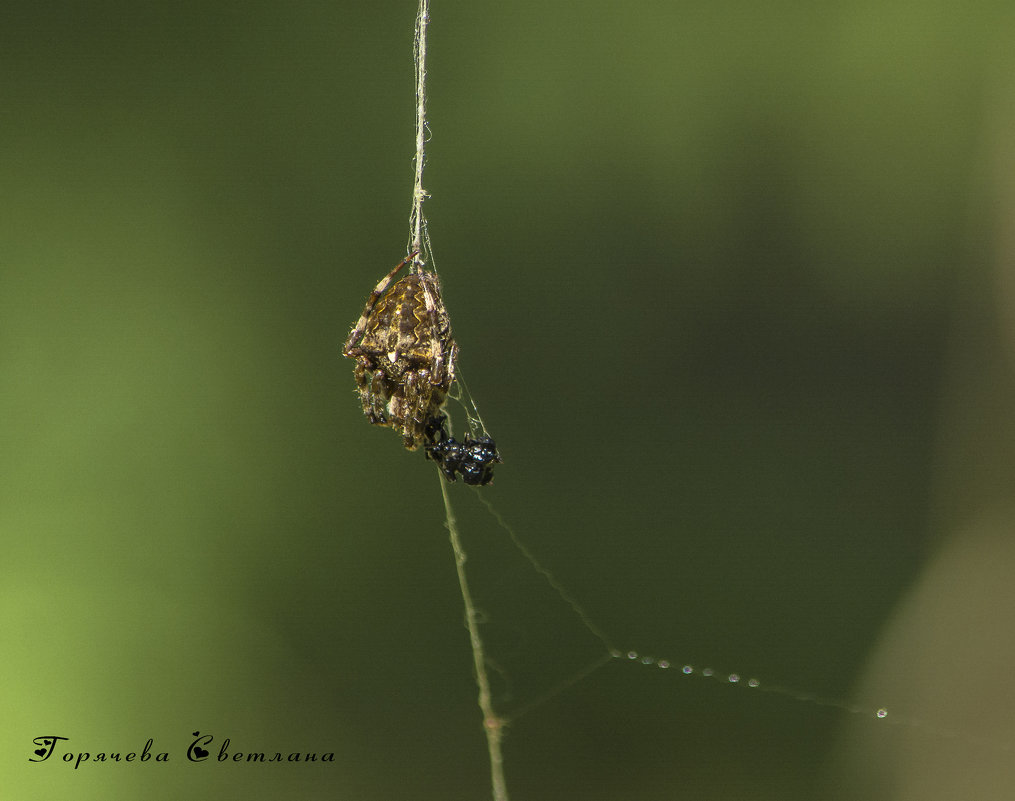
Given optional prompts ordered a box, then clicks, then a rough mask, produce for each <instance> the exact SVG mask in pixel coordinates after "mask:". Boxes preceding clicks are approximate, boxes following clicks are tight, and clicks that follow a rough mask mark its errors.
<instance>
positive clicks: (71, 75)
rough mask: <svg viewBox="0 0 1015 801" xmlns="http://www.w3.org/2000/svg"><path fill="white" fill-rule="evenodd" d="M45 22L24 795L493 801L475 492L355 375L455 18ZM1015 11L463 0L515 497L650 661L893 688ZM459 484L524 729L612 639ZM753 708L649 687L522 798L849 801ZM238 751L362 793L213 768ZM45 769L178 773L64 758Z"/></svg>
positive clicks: (29, 312) (17, 432)
mask: <svg viewBox="0 0 1015 801" xmlns="http://www.w3.org/2000/svg"><path fill="white" fill-rule="evenodd" d="M23 5H24V8H22V9H20V10H10V9H9V10H8V11H7V12H6V13H5V15H4V16H5V18H6V19H5V21H4V23H3V25H2V26H0V28H2V33H0V37H2V42H0V46H2V54H0V67H2V69H0V87H2V95H3V100H2V106H3V121H2V123H0V332H2V333H0V479H2V480H0V537H2V543H3V558H2V562H0V602H2V606H0V652H2V654H3V656H2V664H3V681H2V683H0V685H2V690H0V708H2V710H3V714H2V716H0V717H2V724H0V795H2V796H3V797H4V798H11V799H21V800H22V801H36V800H41V799H52V798H74V799H78V800H79V801H89V799H103V801H110V799H135V798H142V797H143V798H146V799H180V798H185V797H190V798H230V797H236V798H240V797H242V798H247V799H277V798H283V797H289V798H307V799H310V798H315V799H318V798H319V799H325V798H327V799H349V800H350V801H352V799H356V800H357V801H389V800H390V799H395V798H412V799H417V801H427V800H428V799H482V798H486V797H489V789H488V779H487V775H488V767H487V763H486V755H485V743H484V741H483V738H482V733H481V721H480V717H479V712H478V710H477V708H476V706H475V696H476V690H475V687H474V684H473V682H472V677H471V656H470V654H469V651H468V641H467V637H466V635H465V632H464V629H463V627H462V624H461V619H462V612H461V601H460V598H459V596H458V588H457V585H456V582H455V577H454V567H453V562H452V557H451V552H450V549H449V547H448V545H447V539H446V532H445V530H444V528H443V522H444V512H443V508H442V505H441V500H440V493H439V487H438V477H437V475H436V474H435V470H434V468H433V466H432V465H428V464H427V463H426V462H425V461H424V459H423V456H422V454H420V453H415V454H409V453H407V452H405V451H404V450H403V449H402V448H401V445H400V442H399V439H398V437H397V436H395V435H393V434H392V433H391V432H390V431H385V430H381V429H374V428H371V427H370V426H368V425H367V423H366V422H365V419H364V418H363V416H362V414H361V412H360V409H359V402H358V400H357V398H356V396H355V393H354V385H353V380H352V365H351V363H350V362H348V361H347V360H344V359H342V358H341V356H340V346H341V343H342V341H343V340H344V338H345V336H346V335H347V333H348V330H349V327H350V326H351V324H352V323H353V322H354V321H355V319H356V318H357V316H358V315H359V313H360V311H361V310H362V306H363V303H364V301H365V299H366V296H367V294H368V292H369V291H370V290H371V288H372V287H373V286H374V284H375V283H376V282H377V281H378V280H379V278H380V277H381V276H383V275H384V273H385V272H386V271H387V270H389V269H390V268H391V267H392V266H393V265H394V264H395V263H396V262H397V261H398V260H399V259H400V258H402V256H403V255H404V254H405V244H406V241H407V218H408V212H409V204H410V189H411V179H412V172H411V170H412V162H411V157H412V150H413V97H412V81H413V76H412V61H411V46H412V23H413V17H414V14H415V5H414V4H413V3H411V2H403V3H391V2H384V3H330V4H329V3H315V2H296V3H287V4H279V3H234V4H230V3H221V2H216V3H192V4H187V3H184V4H182V5H181V4H179V3H176V4H163V3H157V2H156V3H145V4H127V3H111V2H106V3H88V4H58V5H56V6H47V4H41V5H36V6H29V5H28V4H23ZM1004 5H1005V4H1001V3H990V2H987V1H986V0H983V1H982V2H978V3H974V4H973V5H972V6H970V5H969V4H965V5H962V6H959V5H957V4H946V3H930V4H927V3H912V2H908V3H906V2H895V3H888V4H884V3H880V4H870V3H862V2H856V1H855V0H854V1H853V2H844V3H839V4H833V5H831V6H829V5H827V4H818V5H814V6H813V7H810V6H808V5H807V4H792V3H780V4H776V5H774V6H772V5H771V4H762V5H759V6H752V5H751V4H745V3H731V2H726V3H713V4H706V5H705V6H702V5H701V4H693V3H691V4H688V3H669V2H653V0H637V1H636V2H634V3H633V4H632V3H626V4H618V3H612V2H610V3H607V2H588V3H582V4H574V3H553V4H547V3H536V2H523V3H521V4H518V3H515V4H508V5H500V6H496V5H487V4H477V3H472V2H462V1H461V0H458V1H457V2H445V0H433V6H432V23H431V38H430V63H429V74H430V99H431V105H430V127H431V131H432V140H431V141H430V143H429V151H428V158H429V161H428V166H427V171H426V174H425V180H424V185H425V186H426V188H427V189H428V190H429V192H430V193H431V195H432V198H431V200H429V201H428V202H427V205H426V213H427V215H428V219H429V221H430V234H431V237H432V240H433V246H434V253H435V255H436V267H437V269H438V270H439V271H440V274H441V276H442V280H443V282H444V296H445V301H446V303H447V306H448V310H449V312H450V314H451V317H452V321H453V324H454V327H455V334H456V337H457V339H458V341H459V343H460V345H461V361H460V365H461V370H462V372H463V374H464V375H465V377H466V378H467V380H468V383H469V388H470V389H471V391H472V393H473V395H474V397H475V399H476V402H477V404H478V406H479V409H480V412H481V413H482V415H483V417H484V420H485V422H486V424H487V426H488V427H489V429H490V431H491V433H492V434H493V436H494V437H495V438H496V440H497V442H498V444H499V446H500V448H501V452H502V454H503V456H504V464H503V465H502V466H500V467H499V468H498V470H497V478H496V481H495V483H494V484H493V485H492V486H491V487H489V488H486V489H485V490H483V495H484V496H485V497H487V498H488V499H490V500H491V501H492V502H493V503H494V505H495V506H496V508H497V509H498V511H499V512H500V513H501V514H502V515H503V516H504V517H505V518H506V519H507V520H508V521H510V522H511V524H512V525H513V526H514V527H515V528H516V530H517V532H518V534H519V536H520V537H521V538H522V539H523V540H524V541H525V542H526V543H527V545H528V546H529V547H530V548H531V549H532V551H533V552H534V553H535V554H536V555H537V557H538V558H539V559H540V560H541V561H542V562H543V564H544V565H545V566H546V567H548V568H549V569H550V570H552V572H553V573H554V575H555V576H556V577H557V578H558V580H559V581H560V582H561V584H562V585H563V586H565V587H567V588H568V589H569V590H570V591H571V592H572V594H573V595H574V596H575V597H577V598H578V599H579V601H580V602H581V603H582V604H583V605H584V606H585V608H586V610H587V611H588V613H589V615H590V617H591V618H592V619H593V620H594V621H595V622H596V623H597V624H598V625H599V626H601V627H602V628H603V629H604V630H605V631H606V632H607V633H608V635H609V636H610V637H611V639H612V640H613V641H614V642H615V644H616V645H617V646H618V647H620V648H622V649H624V650H627V649H635V650H638V651H643V652H646V653H651V654H652V655H654V656H658V657H666V658H669V659H671V660H673V661H674V662H677V663H683V662H690V663H693V664H695V665H699V666H703V665H705V664H709V665H712V666H714V667H716V668H717V669H720V670H726V671H728V670H737V671H740V672H742V673H743V674H744V675H745V676H748V675H756V676H758V677H760V678H761V679H762V680H763V681H772V682H774V683H777V684H783V685H788V686H790V687H794V688H799V689H801V690H807V691H811V692H815V693H818V694H819V695H826V696H832V697H835V698H842V699H846V698H849V697H850V696H851V689H852V688H853V686H854V683H855V682H856V681H857V678H858V676H859V672H860V670H861V669H862V667H863V665H864V661H865V659H866V657H867V655H868V653H869V651H870V649H871V648H872V647H873V644H874V643H875V641H876V638H877V636H878V634H879V631H880V630H881V627H882V625H883V624H884V622H885V620H886V619H887V617H888V615H889V614H890V613H891V610H892V609H893V606H894V605H895V604H896V603H897V602H898V601H899V599H900V598H901V597H903V595H904V593H905V592H906V590H907V587H908V586H909V585H910V582H911V581H912V580H913V579H914V577H915V576H916V575H917V574H918V572H919V569H920V567H921V564H922V561H923V559H924V558H925V555H926V553H927V552H928V548H929V547H930V544H931V542H932V539H933V536H934V534H935V525H934V511H935V505H934V484H933V477H934V469H933V464H934V459H935V453H936V448H937V443H938V439H939V434H940V430H941V429H940V424H941V420H940V415H939V413H940V409H941V403H942V401H941V391H942V386H943V384H944V382H945V374H944V364H945V353H946V344H947V342H948V334H949V331H950V330H952V329H951V325H952V323H953V321H954V319H955V315H956V308H957V306H958V301H957V298H961V297H963V296H964V294H965V293H967V292H971V293H972V294H974V295H975V294H977V293H980V292H984V291H989V290H984V289H983V288H984V287H986V286H988V281H989V279H988V277H987V271H988V267H989V263H990V260H991V258H992V245H991V240H990V225H991V215H990V212H989V209H990V204H991V202H992V201H991V198H992V194H991V193H992V189H991V187H990V185H989V180H988V176H989V175H990V172H991V171H990V168H989V166H988V165H989V157H990V137H991V128H990V120H991V114H992V111H993V109H994V104H995V100H996V97H997V96H998V93H1001V94H1002V95H1003V93H1004V91H1006V90H1008V89H1010V87H1009V86H1006V85H1005V82H1004V76H1005V72H1004V69H1003V66H1004V65H1003V62H1002V58H1003V47H1001V45H1000V43H1001V42H1005V41H1009V40H1010V34H1011V31H1012V27H1011V24H1010V22H1011V20H1010V18H1006V17H1005V14H1006V13H1007V12H1005V11H1004V10H1003V9H1004ZM995 8H996V10H995ZM451 411H452V415H453V417H454V418H455V420H456V425H457V430H459V431H461V430H463V428H464V416H463V414H462V411H461V409H460V408H457V407H454V406H453V407H452V409H451ZM453 490H454V491H453V493H452V497H453V499H454V502H455V504H456V509H457V510H458V512H459V515H460V519H461V524H462V528H463V534H464V537H465V542H466V547H467V549H468V551H469V554H470V561H469V568H470V570H472V571H474V573H473V575H474V576H475V582H476V585H475V588H474V589H475V592H476V595H477V599H478V602H479V604H480V605H481V606H482V608H483V610H484V613H485V615H486V620H487V622H486V624H485V627H484V631H485V632H486V633H487V635H488V637H489V647H490V655H491V658H492V659H493V660H494V661H496V662H497V666H498V668H499V669H500V670H502V672H498V673H495V676H494V681H495V684H496V691H497V701H498V703H499V705H500V706H501V708H503V709H505V711H507V712H510V711H511V710H512V709H515V708H519V707H521V706H522V705H524V704H525V703H526V702H529V701H532V700H534V699H536V698H537V697H539V695H540V693H541V692H543V691H544V690H546V689H547V688H549V687H552V686H554V685H556V684H557V683H558V682H560V681H563V680H565V679H566V678H568V677H569V676H571V675H573V674H574V673H575V672H576V671H578V670H580V669H581V668H582V667H584V666H585V665H587V664H589V663H591V662H592V661H594V660H595V659H597V658H598V657H599V656H601V655H602V653H603V650H602V646H601V644H600V643H598V642H597V641H596V640H595V638H593V637H592V636H591V635H590V634H589V633H588V632H587V631H586V630H584V629H583V628H582V626H581V624H580V623H579V622H578V621H577V620H576V619H575V617H574V616H573V615H572V614H571V613H570V611H569V610H568V609H567V608H566V606H564V605H563V604H562V602H561V601H560V600H559V598H557V597H556V596H555V595H554V594H553V592H552V591H550V590H548V589H547V587H546V585H545V583H543V582H542V580H541V579H540V578H539V577H538V576H537V575H535V574H534V573H533V571H532V570H531V568H529V567H528V566H527V565H526V564H525V563H524V561H523V560H522V559H521V558H520V557H519V556H518V554H517V552H516V551H515V550H513V549H512V548H511V547H510V546H509V545H507V543H506V539H507V538H506V534H505V533H504V531H503V530H501V529H500V528H498V527H497V525H496V523H495V522H494V520H493V519H492V518H491V517H490V515H489V514H488V513H487V512H486V510H485V509H483V507H482V506H481V505H480V504H479V503H478V501H477V499H476V497H475V495H474V493H473V492H472V491H471V490H466V488H463V487H461V486H455V487H454V488H453ZM752 692H753V691H750V690H747V689H744V688H724V687H721V686H719V685H717V684H714V683H708V682H701V681H697V680H694V679H688V678H684V677H682V676H680V675H677V674H676V672H675V671H674V672H672V673H665V674H664V673H663V672H662V671H659V670H657V669H655V668H647V667H638V666H636V665H631V664H626V663H624V664H620V663H611V664H609V665H607V666H605V667H603V668H601V669H600V670H598V671H597V672H595V673H593V674H592V675H591V676H590V677H589V678H587V679H586V680H584V681H583V682H581V683H580V684H578V685H577V686H576V687H573V688H571V689H569V690H567V691H566V692H564V693H562V694H560V695H557V696H555V697H554V698H552V699H551V700H550V701H548V702H546V703H545V704H543V705H541V706H538V707H537V708H535V709H534V710H533V711H531V712H528V713H527V714H525V715H524V716H523V717H521V718H519V719H518V720H517V721H516V722H515V723H514V724H513V725H512V727H511V728H510V729H509V731H508V737H507V740H506V743H505V759H506V769H507V778H508V784H509V788H510V789H511V791H512V796H513V797H514V798H517V799H527V800H528V801H539V800H543V801H563V800H564V799H579V798H581V799H586V800H588V801H595V800H597V799H604V801H605V800H606V799H617V798H622V797H631V798H635V797H636V798H639V799H672V798H716V799H718V798H722V799H737V798H744V799H748V798H749V799H768V798H772V799H775V798H778V799H782V800H783V801H785V800H786V799H813V798H824V797H830V796H831V795H832V794H833V793H834V792H836V790H835V787H836V785H837V783H838V782H839V780H840V777H839V776H838V774H836V773H834V772H831V771H829V770H828V769H827V766H828V764H829V763H830V761H833V760H835V759H836V758H837V757H838V756H839V755H838V754H837V737H838V733H839V730H840V727H841V725H842V722H843V718H844V717H849V716H848V715H847V714H846V713H844V712H841V711H836V710H827V709H823V708H819V707H814V706H812V705H808V704H799V703H796V702H794V701H791V700H789V699H787V698H785V697H781V696H773V695H764V694H762V693H753V694H752ZM861 700H862V701H863V702H867V701H869V702H871V703H874V704H877V703H878V702H879V700H880V699H877V698H874V699H861ZM870 725H871V726H877V725H879V724H877V723H876V722H873V721H872V722H871V724H870ZM195 731H200V732H202V734H205V733H207V734H212V735H214V736H215V738H216V739H215V741H214V743H213V744H212V746H211V751H212V755H213V756H215V755H217V754H218V749H219V747H220V746H221V745H222V743H223V741H224V739H225V738H229V739H230V750H231V751H240V752H244V753H246V752H250V751H254V752H257V751H265V752H268V753H269V755H271V754H274V753H275V752H281V753H282V754H283V756H288V755H289V754H290V753H294V752H301V753H307V752H311V753H315V754H317V755H318V758H320V756H322V755H323V754H324V753H327V752H333V753H334V755H335V762H334V763H321V762H316V763H310V764H302V763H301V764H288V763H285V764H268V765H248V764H246V763H243V764H234V763H231V762H230V763H222V764H220V763H218V762H215V761H211V760H210V761H208V762H205V763H201V764H191V763H188V762H187V761H186V759H185V752H186V748H187V746H188V745H189V744H190V742H191V741H192V740H193V736H192V732H195ZM45 735H59V736H64V737H68V738H70V739H69V740H68V741H67V742H66V743H64V744H63V746H62V751H61V752H60V753H62V752H64V751H70V752H73V753H75V754H76V753H79V752H82V751H86V752H89V753H91V754H95V753H97V752H104V753H107V754H108V753H116V752H119V753H122V754H126V753H128V752H131V751H141V749H142V748H143V747H144V744H145V741H146V740H148V739H149V738H153V740H154V745H153V747H152V751H153V753H157V752H167V753H169V755H170V758H169V761H168V762H167V763H159V764H155V762H154V760H152V761H149V762H146V763H143V764H139V763H136V762H135V763H131V764H126V763H118V764H117V763H113V764H110V763H108V762H107V763H95V762H91V761H89V762H87V763H83V764H82V765H81V766H80V767H79V768H78V769H77V770H74V768H73V765H68V764H65V763H63V762H57V761H56V758H55V757H54V758H52V759H51V760H50V761H48V762H46V763H42V764H31V763H29V762H28V757H29V756H30V755H31V751H32V749H33V748H34V746H33V745H32V740H33V738H35V737H40V736H45ZM854 769H855V768H854ZM867 797H871V796H867Z"/></svg>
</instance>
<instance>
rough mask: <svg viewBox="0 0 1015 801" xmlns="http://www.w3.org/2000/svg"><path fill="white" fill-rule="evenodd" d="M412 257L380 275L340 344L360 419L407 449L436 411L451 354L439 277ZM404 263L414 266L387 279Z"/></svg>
mask: <svg viewBox="0 0 1015 801" xmlns="http://www.w3.org/2000/svg"><path fill="white" fill-rule="evenodd" d="M418 257H419V251H414V252H413V253H411V254H410V255H409V256H407V257H406V258H404V259H402V261H400V262H399V263H398V264H396V265H395V267H394V269H392V270H391V272H389V273H388V274H387V275H386V276H384V278H382V279H381V280H380V282H379V283H378V284H377V286H376V287H375V288H374V291H373V292H371V293H370V297H369V298H367V302H366V306H365V307H364V309H363V314H362V315H361V316H360V318H359V320H357V321H356V325H354V326H353V329H352V332H351V333H350V334H349V338H348V339H347V340H346V342H345V346H344V347H343V349H342V354H343V355H344V356H346V357H347V358H350V359H355V360H356V367H355V369H354V376H355V378H356V386H357V388H358V389H359V396H360V401H361V402H362V404H363V413H364V414H365V415H366V416H367V419H368V420H369V421H370V422H371V423H372V424H374V425H378V426H390V427H391V428H393V429H395V431H397V432H398V433H399V434H401V435H402V443H403V444H404V445H405V447H406V448H407V449H409V450H411V451H414V450H416V449H417V448H418V447H419V446H420V445H422V444H423V443H424V439H425V436H426V434H425V432H426V427H427V425H428V423H429V421H431V420H433V419H434V418H435V417H437V416H438V415H439V414H440V409H441V407H442V406H443V404H444V400H445V398H446V397H447V394H448V390H450V389H451V384H452V382H453V381H454V380H455V359H456V358H457V356H458V345H457V344H455V340H454V339H453V338H452V336H451V321H450V320H449V319H448V313H447V311H446V310H445V308H444V301H443V300H442V299H441V288H440V281H439V280H438V278H437V274H436V273H432V272H428V271H426V270H424V269H422V262H421V261H419V260H418ZM410 262H411V263H413V266H414V267H415V268H416V269H415V271H413V272H410V273H409V275H406V276H405V277H403V278H400V279H399V280H398V281H395V283H394V284H392V281H394V280H395V276H396V275H397V274H398V271H399V270H401V269H402V268H403V267H404V266H405V265H406V264H409V263H410Z"/></svg>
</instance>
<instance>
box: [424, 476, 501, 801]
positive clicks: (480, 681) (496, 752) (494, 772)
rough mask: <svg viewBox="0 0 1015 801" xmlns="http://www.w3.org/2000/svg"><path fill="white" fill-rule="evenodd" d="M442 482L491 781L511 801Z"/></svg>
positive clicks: (459, 545)
mask: <svg viewBox="0 0 1015 801" xmlns="http://www.w3.org/2000/svg"><path fill="white" fill-rule="evenodd" d="M437 479H438V481H440V482H441V495H443V496H444V511H445V514H446V516H447V526H448V534H449V536H450V538H451V549H452V551H454V554H455V569H456V570H457V571H458V586H459V588H460V589H461V591H462V602H463V603H464V604H465V628H467V629H468V631H469V642H470V644H471V645H472V663H473V666H474V667H475V670H476V686H477V687H478V688H479V708H480V709H481V710H482V712H483V730H484V731H485V732H486V746H487V751H488V753H489V754H490V781H491V784H492V788H493V799H494V801H508V793H507V784H505V782H504V757H503V754H502V753H501V740H502V738H503V732H504V721H503V720H502V719H501V718H499V717H498V716H497V714H496V713H495V712H494V710H493V702H492V701H491V698H490V679H489V677H488V676H487V673H486V655H485V654H484V652H483V640H482V638H481V637H480V636H479V622H478V620H477V617H478V616H477V614H476V607H475V606H474V605H473V603H472V593H471V592H470V591H469V582H468V579H466V577H465V558H466V557H465V551H464V550H463V549H462V541H461V539H460V538H459V536H458V522H457V521H456V520H455V513H454V510H452V508H451V498H450V497H449V496H448V487H447V481H445V480H444V478H443V477H441V475H440V473H439V472H438V473H437Z"/></svg>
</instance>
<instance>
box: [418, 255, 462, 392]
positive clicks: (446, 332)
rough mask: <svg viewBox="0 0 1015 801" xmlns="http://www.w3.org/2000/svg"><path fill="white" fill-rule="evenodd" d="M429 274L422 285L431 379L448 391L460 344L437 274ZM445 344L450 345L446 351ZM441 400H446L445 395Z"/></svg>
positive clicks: (453, 377)
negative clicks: (428, 326)
mask: <svg viewBox="0 0 1015 801" xmlns="http://www.w3.org/2000/svg"><path fill="white" fill-rule="evenodd" d="M428 275H429V276H430V278H429V280H427V281H424V282H422V284H421V287H422V290H423V306H424V307H425V308H426V311H427V319H428V320H430V359H431V361H432V362H433V371H432V372H431V374H430V381H431V383H433V384H435V385H436V386H443V388H444V393H446V392H447V390H448V389H449V388H450V387H451V382H452V381H454V380H455V359H456V358H457V356H458V345H457V344H456V343H455V340H454V339H453V338H452V336H451V323H450V321H449V320H448V313H447V311H446V310H445V309H444V301H443V300H442V299H441V295H440V282H439V280H438V278H437V274H436V273H428ZM445 346H448V347H447V350H446V351H445ZM440 402H441V403H443V402H444V397H443V395H442V397H441V398H440Z"/></svg>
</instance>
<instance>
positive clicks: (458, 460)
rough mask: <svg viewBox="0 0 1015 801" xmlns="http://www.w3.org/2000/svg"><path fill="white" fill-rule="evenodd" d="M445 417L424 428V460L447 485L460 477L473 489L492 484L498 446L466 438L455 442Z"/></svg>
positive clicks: (432, 421) (485, 439)
mask: <svg viewBox="0 0 1015 801" xmlns="http://www.w3.org/2000/svg"><path fill="white" fill-rule="evenodd" d="M447 419H448V418H447V416H446V415H444V414H439V415H437V416H435V417H434V418H433V419H431V420H430V422H429V423H428V424H427V426H426V431H425V433H426V458H427V459H432V460H433V461H435V462H437V466H438V467H440V469H441V472H442V473H443V474H444V477H445V478H446V479H447V480H448V481H454V480H455V474H456V473H461V475H462V481H464V482H465V483H466V484H472V485H473V486H486V485H487V484H489V483H490V482H491V481H493V465H494V464H497V463H500V462H501V461H502V460H501V458H500V454H499V453H498V452H497V445H496V443H495V442H494V441H493V440H492V439H491V438H490V437H485V436H484V437H479V438H478V439H474V438H473V437H471V436H470V435H468V434H466V435H465V441H464V442H458V440H456V439H454V437H451V436H449V435H448V430H447V428H446V427H445V423H446V422H447Z"/></svg>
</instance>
